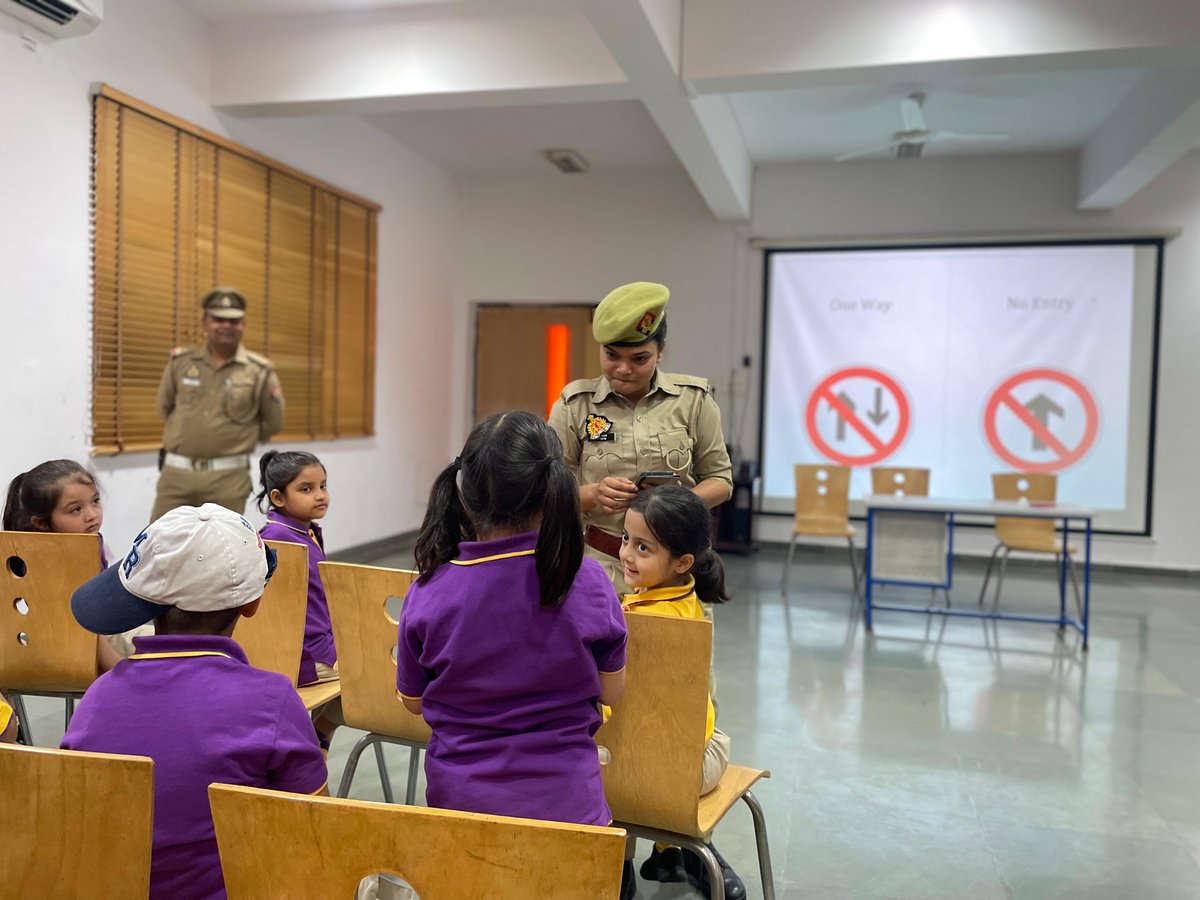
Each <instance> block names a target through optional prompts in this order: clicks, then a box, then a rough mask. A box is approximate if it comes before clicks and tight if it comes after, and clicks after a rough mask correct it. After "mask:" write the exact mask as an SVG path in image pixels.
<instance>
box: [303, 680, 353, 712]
mask: <svg viewBox="0 0 1200 900" xmlns="http://www.w3.org/2000/svg"><path fill="white" fill-rule="evenodd" d="M296 693H298V694H299V695H300V699H301V700H303V701H304V708H305V709H307V710H308V711H309V712H312V711H313V710H314V709H316V708H317V707H318V706H324V705H325V704H326V703H328V702H329V701H330V700H333V699H335V698H337V697H338V696H340V695H341V693H342V684H341V682H340V681H326V682H325V683H324V684H306V685H304V686H303V687H298V688H296Z"/></svg>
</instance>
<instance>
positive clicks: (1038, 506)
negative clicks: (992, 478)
mask: <svg viewBox="0 0 1200 900" xmlns="http://www.w3.org/2000/svg"><path fill="white" fill-rule="evenodd" d="M863 503H864V504H865V505H866V507H867V509H881V510H896V511H902V512H905V511H906V512H944V513H955V514H959V513H961V514H964V515H980V516H1021V517H1022V518H1030V519H1063V518H1071V519H1091V518H1094V517H1095V516H1096V510H1094V509H1092V508H1090V507H1087V506H1076V505H1075V504H1073V503H1041V502H1038V501H1034V502H1032V503H1031V502H1028V501H1025V500H955V499H947V498H945V497H910V496H907V495H905V496H897V495H895V494H868V495H867V496H866V497H864V498H863Z"/></svg>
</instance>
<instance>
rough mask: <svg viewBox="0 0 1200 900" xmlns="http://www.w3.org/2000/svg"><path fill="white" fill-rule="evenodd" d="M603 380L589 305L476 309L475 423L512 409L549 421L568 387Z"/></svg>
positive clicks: (484, 306)
mask: <svg viewBox="0 0 1200 900" xmlns="http://www.w3.org/2000/svg"><path fill="white" fill-rule="evenodd" d="M599 374H600V356H599V347H598V346H597V344H596V342H595V340H593V338H592V307H591V306H590V305H582V304H581V305H563V306H513V305H481V306H479V307H478V311H477V315H476V319H475V419H474V421H475V422H479V421H480V420H481V419H483V418H485V417H487V416H490V415H491V414H492V413H496V412H503V411H505V410H509V409H525V410H529V411H530V412H534V413H537V414H538V415H539V416H542V417H546V416H548V415H549V413H550V402H551V400H552V398H553V397H557V396H558V393H559V392H560V391H561V390H562V387H563V385H564V384H566V383H567V382H570V381H574V380H575V379H576V378H595V377H597V376H598V375H599Z"/></svg>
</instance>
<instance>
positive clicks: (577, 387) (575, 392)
mask: <svg viewBox="0 0 1200 900" xmlns="http://www.w3.org/2000/svg"><path fill="white" fill-rule="evenodd" d="M599 386H600V379H599V378H579V379H577V380H575V381H572V382H571V383H570V384H568V385H567V386H566V387H565V388H563V392H562V395H563V399H564V400H570V399H571V398H572V397H578V396H579V395H580V394H594V393H595V392H596V388H597V387H599Z"/></svg>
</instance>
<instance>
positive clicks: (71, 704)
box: [63, 697, 75, 731]
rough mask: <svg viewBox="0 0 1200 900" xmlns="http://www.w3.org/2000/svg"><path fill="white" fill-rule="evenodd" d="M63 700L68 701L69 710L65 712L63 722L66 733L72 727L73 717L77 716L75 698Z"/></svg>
mask: <svg viewBox="0 0 1200 900" xmlns="http://www.w3.org/2000/svg"><path fill="white" fill-rule="evenodd" d="M63 699H64V700H66V701H67V702H66V707H67V708H66V710H64V712H63V720H64V721H63V731H66V730H67V729H68V728H70V727H71V716H73V715H75V698H74V697H64V698H63Z"/></svg>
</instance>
